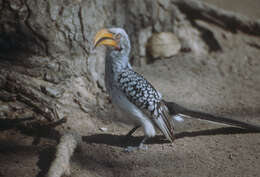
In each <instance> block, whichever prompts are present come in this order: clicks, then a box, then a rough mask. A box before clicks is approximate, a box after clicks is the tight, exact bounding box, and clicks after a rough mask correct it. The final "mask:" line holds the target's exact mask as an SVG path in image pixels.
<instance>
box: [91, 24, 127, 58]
mask: <svg viewBox="0 0 260 177" xmlns="http://www.w3.org/2000/svg"><path fill="white" fill-rule="evenodd" d="M100 45H105V46H110V48H111V50H113V52H114V53H115V54H117V55H129V53H130V48H131V46H130V41H129V38H128V35H127V33H126V32H125V30H124V29H122V28H109V29H101V30H100V31H98V32H97V34H96V36H95V38H94V48H96V47H97V46H100Z"/></svg>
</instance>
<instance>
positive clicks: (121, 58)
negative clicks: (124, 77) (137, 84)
mask: <svg viewBox="0 0 260 177" xmlns="http://www.w3.org/2000/svg"><path fill="white" fill-rule="evenodd" d="M107 56H108V58H107V59H106V65H107V66H110V67H111V69H112V70H113V72H115V73H119V72H120V71H122V70H123V69H125V68H126V67H128V65H129V56H128V54H126V53H121V52H117V51H110V52H109V54H108V55H107Z"/></svg>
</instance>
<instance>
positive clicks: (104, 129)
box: [99, 127, 107, 132]
mask: <svg viewBox="0 0 260 177" xmlns="http://www.w3.org/2000/svg"><path fill="white" fill-rule="evenodd" d="M99 130H101V131H102V132H106V131H107V128H106V127H101V128H99Z"/></svg>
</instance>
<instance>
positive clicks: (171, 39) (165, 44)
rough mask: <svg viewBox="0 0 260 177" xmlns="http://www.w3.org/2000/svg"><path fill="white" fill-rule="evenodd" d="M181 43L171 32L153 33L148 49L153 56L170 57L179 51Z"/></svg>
mask: <svg viewBox="0 0 260 177" xmlns="http://www.w3.org/2000/svg"><path fill="white" fill-rule="evenodd" d="M180 49H181V43H180V41H179V39H178V38H177V37H176V35H174V34H173V33H171V32H161V33H157V34H153V35H152V37H151V38H150V39H149V40H148V43H147V51H148V54H149V55H150V56H152V57H153V58H165V57H166V58H168V57H172V56H174V55H176V54H178V53H179V51H180Z"/></svg>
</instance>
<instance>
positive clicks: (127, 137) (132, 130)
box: [126, 125, 141, 139]
mask: <svg viewBox="0 0 260 177" xmlns="http://www.w3.org/2000/svg"><path fill="white" fill-rule="evenodd" d="M140 127H141V126H140V125H137V126H135V127H134V128H133V129H131V130H130V131H129V132H128V133H127V134H126V139H129V138H130V136H132V134H133V133H134V132H135V131H136V130H137V129H138V128H140Z"/></svg>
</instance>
